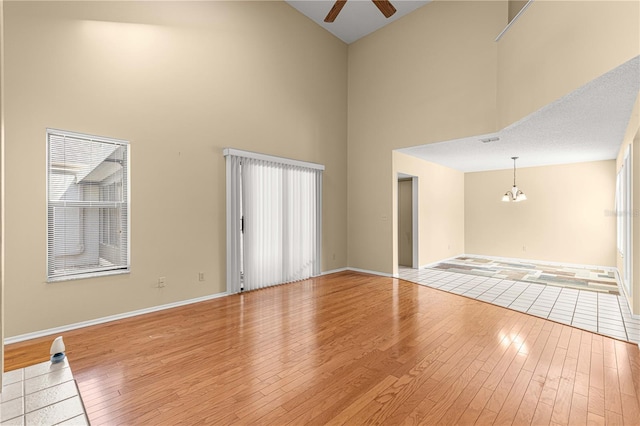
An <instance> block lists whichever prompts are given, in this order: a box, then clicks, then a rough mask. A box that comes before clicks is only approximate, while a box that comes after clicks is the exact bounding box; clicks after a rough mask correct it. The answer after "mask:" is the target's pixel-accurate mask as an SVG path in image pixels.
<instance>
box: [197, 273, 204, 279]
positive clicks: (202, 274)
mask: <svg viewBox="0 0 640 426" xmlns="http://www.w3.org/2000/svg"><path fill="white" fill-rule="evenodd" d="M198 281H204V272H198Z"/></svg>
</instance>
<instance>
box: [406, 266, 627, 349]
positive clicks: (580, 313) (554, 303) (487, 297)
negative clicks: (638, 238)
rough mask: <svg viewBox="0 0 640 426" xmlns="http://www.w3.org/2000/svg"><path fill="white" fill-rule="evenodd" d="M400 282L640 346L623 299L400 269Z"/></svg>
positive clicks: (555, 288)
mask: <svg viewBox="0 0 640 426" xmlns="http://www.w3.org/2000/svg"><path fill="white" fill-rule="evenodd" d="M398 272H399V276H400V278H402V279H404V280H407V281H411V282H414V283H417V284H422V285H426V286H428V287H432V288H437V289H440V290H444V291H448V292H450V293H455V294H459V295H462V296H466V297H470V298H472V299H477V300H482V301H484V302H488V303H492V304H494V305H499V306H503V307H505V308H509V309H514V310H516V311H520V312H526V313H528V314H531V315H535V316H538V317H542V318H547V319H550V320H552V321H556V322H559V323H562V324H567V325H572V326H574V327H577V328H581V329H583V330H588V331H592V332H594V333H598V334H603V335H605V336H610V337H614V338H616V339H620V340H626V341H628V342H633V343H636V344H638V345H640V319H637V318H633V316H632V315H631V311H630V310H629V306H628V305H627V302H626V300H625V299H624V296H615V295H612V294H605V293H596V292H592V291H587V290H577V289H572V288H566V287H564V288H563V287H554V286H550V285H544V284H536V283H527V282H521V281H513V280H506V279H499V278H489V277H481V276H474V275H467V274H461V273H456V272H448V271H442V270H437V269H410V268H400V269H399V271H398Z"/></svg>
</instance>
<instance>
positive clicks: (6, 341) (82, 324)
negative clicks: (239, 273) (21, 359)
mask: <svg viewBox="0 0 640 426" xmlns="http://www.w3.org/2000/svg"><path fill="white" fill-rule="evenodd" d="M225 296H228V293H227V292H224V293H216V294H211V295H209V296H202V297H197V298H195V299H189V300H181V301H179V302H173V303H167V304H165V305H159V306H152V307H150V308H144V309H138V310H136V311H131V312H124V313H122V314H116V315H109V316H107V317H102V318H96V319H93V320H89V321H82V322H77V323H74V324H69V325H63V326H60V327H53V328H49V329H46V330H40V331H35V332H33V333H26V334H20V335H18V336H13V337H7V338H5V339H4V344H5V345H10V344H11V343H18V342H23V341H25V340H31V339H37V338H38V337H44V336H49V335H52V334H59V333H63V332H65V331H70V330H75V329H78V328H83V327H89V326H92V325H98V324H104V323H107V322H111V321H117V320H120V319H124V318H130V317H135V316H138V315H144V314H149V313H151V312H157V311H163V310H165V309H171V308H177V307H179V306H184V305H190V304H192V303H198V302H204V301H206V300H211V299H217V298H219V297H225Z"/></svg>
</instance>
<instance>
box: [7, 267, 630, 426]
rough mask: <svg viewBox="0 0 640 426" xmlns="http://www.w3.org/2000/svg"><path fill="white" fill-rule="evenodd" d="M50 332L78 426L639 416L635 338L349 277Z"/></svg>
mask: <svg viewBox="0 0 640 426" xmlns="http://www.w3.org/2000/svg"><path fill="white" fill-rule="evenodd" d="M62 335H63V336H64V339H65V344H66V346H67V356H68V358H69V360H70V363H71V366H72V368H73V371H74V376H75V378H76V380H77V382H78V386H79V389H80V392H81V394H82V396H83V400H84V403H85V405H86V409H87V413H88V416H89V419H90V421H91V424H93V425H109V426H111V425H119V424H123V425H137V424H145V425H146V424H149V425H174V424H175V425H180V424H185V425H200V424H225V425H227V424H241V425H247V424H264V425H278V426H279V425H300V424H310V425H316V424H317V425H321V424H367V423H376V424H393V425H396V424H417V423H421V424H461V425H471V424H478V425H485V424H493V423H495V424H516V425H520V424H534V425H538V424H570V425H573V424H601V423H602V424H604V422H605V421H606V422H608V423H610V424H615V423H621V424H626V425H634V426H638V421H637V420H638V417H639V415H640V410H639V408H638V407H640V351H639V350H638V347H637V346H636V345H631V344H628V343H624V342H621V341H615V340H613V339H609V338H604V337H602V336H599V335H595V334H592V333H589V332H586V331H583V330H578V329H575V328H572V327H569V326H565V325H561V324H558V323H554V322H551V321H546V320H544V319H541V318H537V317H534V316H530V315H527V314H523V313H520V312H516V311H511V310H508V309H505V308H501V307H498V306H494V305H490V304H487V303H483V302H480V301H477V300H472V299H468V298H466V297H462V296H457V295H454V294H450V293H446V292H443V291H439V290H434V289H431V288H429V287H426V286H421V285H417V284H413V283H409V282H405V281H402V280H398V279H393V278H385V277H377V276H372V275H367V274H362V273H355V272H340V273H336V274H331V275H326V276H323V277H318V278H313V279H310V280H305V281H300V282H296V283H292V284H287V285H282V286H277V287H273V288H267V289H263V290H259V291H252V292H249V293H246V294H241V295H232V296H228V297H223V298H218V299H213V300H210V301H206V302H201V303H196V304H192V305H187V306H183V307H179V308H174V309H169V310H164V311H159V312H155V313H152V314H147V315H141V316H137V317H131V318H127V319H122V320H118V321H113V322H110V323H106V324H101V325H96V326H92V327H86V328H82V329H78V330H73V331H68V332H64V333H62ZM53 337H55V336H48V337H44V338H39V339H34V340H31V341H25V342H21V343H16V344H12V345H7V346H6V348H5V355H6V356H5V366H6V368H7V370H12V369H15V368H20V367H23V366H26V365H31V364H35V363H37V362H42V361H44V360H46V359H47V358H48V356H49V354H48V349H49V345H50V344H51V341H52V340H53ZM107 343H108V344H107ZM113 348H118V349H117V350H115V349H113Z"/></svg>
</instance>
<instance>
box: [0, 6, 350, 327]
mask: <svg viewBox="0 0 640 426" xmlns="http://www.w3.org/2000/svg"><path fill="white" fill-rule="evenodd" d="M4 24H5V31H6V32H5V42H6V67H5V71H6V76H5V77H6V80H5V83H6V86H5V88H6V104H7V110H6V115H5V118H6V141H7V144H6V155H7V158H8V159H9V160H8V161H7V164H6V166H7V167H6V174H7V176H8V178H7V180H6V182H5V183H6V201H7V208H6V220H7V232H6V266H7V268H6V297H7V300H10V303H8V304H7V305H6V319H7V321H6V333H7V336H9V337H10V336H15V335H19V334H23V333H28V332H33V331H38V330H43V329H47V328H51V327H56V326H60V325H65V324H72V323H76V322H79V321H85V320H90V319H94V318H100V317H104V316H108V315H114V314H118V313H122V312H128V311H132V310H137V309H142V308H147V307H152V306H156V305H162V304H166V303H170V302H175V301H181V300H188V299H191V298H196V297H201V296H206V295H212V294H216V293H220V292H224V291H225V256H226V254H225V250H226V246H225V166H224V159H223V156H222V149H223V148H224V147H233V148H238V149H244V150H250V151H257V152H262V153H266V154H270V155H277V156H284V157H289V158H295V159H299V160H304V161H312V162H316V163H322V164H325V165H326V171H325V174H324V193H323V203H324V204H323V241H322V242H323V254H322V257H323V265H322V269H323V270H330V269H335V268H340V267H344V266H346V265H347V253H346V247H347V240H346V235H347V223H346V218H347V212H346V197H347V192H346V182H347V174H346V166H347V162H346V155H347V150H346V146H347V139H346V138H347V118H346V117H347V46H346V45H345V44H344V43H342V42H341V41H339V40H338V39H336V38H335V37H333V36H332V35H330V34H329V33H328V32H326V31H325V30H323V29H322V28H321V27H319V26H318V25H316V24H314V23H313V22H311V21H310V20H308V19H307V18H305V17H304V16H303V15H301V14H300V13H298V12H297V11H296V10H294V9H293V8H291V7H290V6H288V5H287V4H285V3H283V2H175V3H169V2H167V3H165V2H104V3H97V2H68V3H65V2H46V3H31V2H19V3H18V2H16V3H14V2H11V3H8V4H6V5H5V17H4ZM292 35H295V36H292ZM47 127H52V128H59V129H64V130H70V131H76V132H83V133H89V134H96V135H101V136H110V137H115V138H121V139H126V140H129V141H130V142H131V182H132V184H131V189H132V191H131V199H132V201H131V265H132V266H131V273H130V274H128V275H120V276H112V277H103V278H96V279H84V280H78V281H68V282H60V283H55V284H47V283H45V278H46V266H45V264H46V208H45V206H46V204H45V203H46V200H45V185H44V183H45V158H46V156H45V146H46V145H45V129H46V128H47ZM198 272H204V273H205V277H206V280H205V281H204V282H198ZM160 276H164V277H166V284H167V286H166V287H165V288H163V289H158V288H154V287H153V286H154V285H155V284H156V282H157V278H158V277H160ZM52 306H55V307H56V309H53V308H52Z"/></svg>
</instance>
